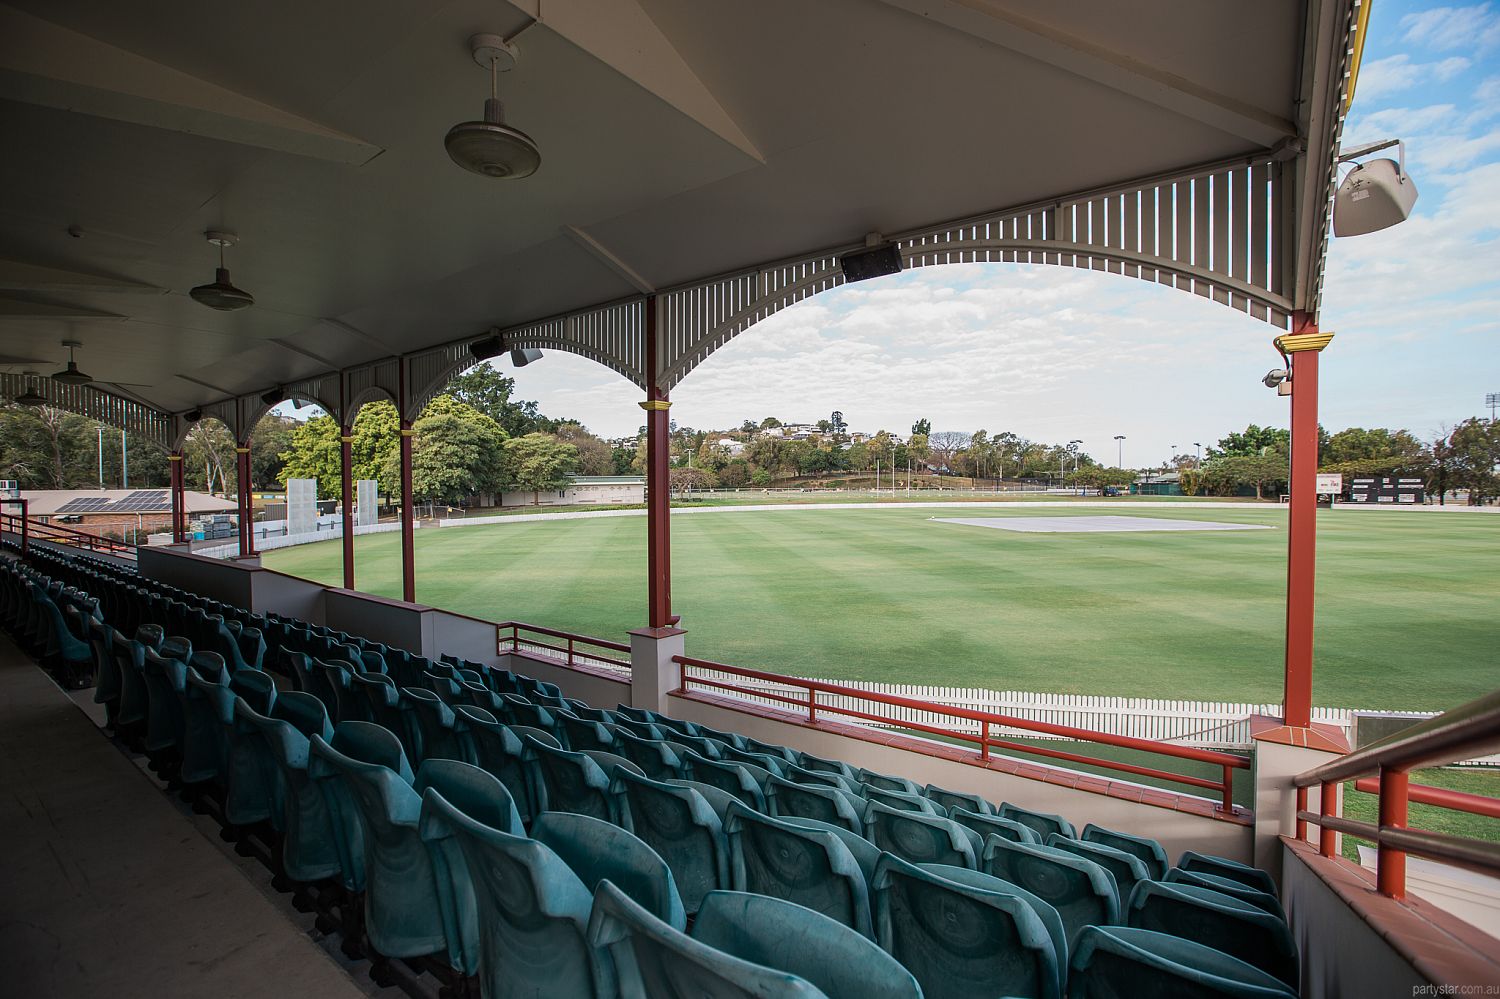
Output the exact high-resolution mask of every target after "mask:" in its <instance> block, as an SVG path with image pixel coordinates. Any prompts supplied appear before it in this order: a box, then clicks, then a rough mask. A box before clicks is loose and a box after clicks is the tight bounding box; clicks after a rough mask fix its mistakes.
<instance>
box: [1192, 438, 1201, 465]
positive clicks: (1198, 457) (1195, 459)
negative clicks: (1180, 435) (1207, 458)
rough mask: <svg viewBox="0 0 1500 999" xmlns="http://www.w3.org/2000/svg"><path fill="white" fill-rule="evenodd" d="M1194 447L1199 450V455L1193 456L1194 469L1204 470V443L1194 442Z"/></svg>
mask: <svg viewBox="0 0 1500 999" xmlns="http://www.w3.org/2000/svg"><path fill="white" fill-rule="evenodd" d="M1193 447H1195V448H1197V449H1198V453H1197V454H1196V455H1194V456H1193V467H1194V468H1202V467H1203V442H1202V441H1193Z"/></svg>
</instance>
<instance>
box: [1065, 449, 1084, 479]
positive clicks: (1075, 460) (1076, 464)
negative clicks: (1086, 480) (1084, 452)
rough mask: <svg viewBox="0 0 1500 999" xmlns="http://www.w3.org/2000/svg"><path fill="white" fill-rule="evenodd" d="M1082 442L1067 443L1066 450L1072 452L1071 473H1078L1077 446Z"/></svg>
mask: <svg viewBox="0 0 1500 999" xmlns="http://www.w3.org/2000/svg"><path fill="white" fill-rule="evenodd" d="M1082 443H1083V441H1068V450H1069V451H1072V452H1073V471H1075V472H1076V471H1078V445H1080V444H1082Z"/></svg>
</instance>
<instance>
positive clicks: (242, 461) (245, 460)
mask: <svg viewBox="0 0 1500 999" xmlns="http://www.w3.org/2000/svg"><path fill="white" fill-rule="evenodd" d="M234 487H235V493H236V496H235V502H236V509H238V510H239V515H240V558H249V557H250V550H251V549H250V533H251V532H250V449H249V448H248V447H236V448H235V449H234Z"/></svg>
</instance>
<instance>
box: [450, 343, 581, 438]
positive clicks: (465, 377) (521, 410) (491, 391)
mask: <svg viewBox="0 0 1500 999" xmlns="http://www.w3.org/2000/svg"><path fill="white" fill-rule="evenodd" d="M515 388H516V381H515V379H514V378H509V377H506V376H505V375H502V374H501V373H500V372H499V371H498V370H497V369H496V368H495V366H494V365H492V364H489V363H488V362H483V363H480V364H476V365H475V366H474V367H472V368H470V369H469V370H468V371H465V372H464V373H463V374H461V375H455V376H454V377H453V378H452V379H451V380H450V381H449V382H448V384H447V385H446V386H445V387H444V388H443V394H444V395H448V396H452V397H453V398H454V399H456V400H458V401H459V402H462V403H464V404H466V405H468V406H471V407H473V408H474V409H476V410H478V411H479V412H481V413H483V414H484V415H485V416H488V417H489V418H490V419H492V420H494V421H495V422H496V423H498V424H499V425H500V429H502V430H504V431H505V432H506V433H507V434H509V435H510V436H512V437H519V436H521V435H523V434H529V433H531V432H532V431H534V430H544V431H551V430H554V429H556V426H557V424H556V421H553V420H549V419H547V418H546V417H545V416H543V415H542V414H541V413H540V412H539V411H538V410H537V404H536V403H535V402H532V401H527V400H521V401H516V400H513V399H511V394H512V393H513V392H514V391H515Z"/></svg>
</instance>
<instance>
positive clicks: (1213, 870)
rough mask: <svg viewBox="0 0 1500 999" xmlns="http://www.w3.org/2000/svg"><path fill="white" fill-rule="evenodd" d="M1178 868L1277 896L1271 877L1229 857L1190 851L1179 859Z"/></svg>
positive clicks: (1257, 868)
mask: <svg viewBox="0 0 1500 999" xmlns="http://www.w3.org/2000/svg"><path fill="white" fill-rule="evenodd" d="M1177 866H1178V867H1180V868H1182V869H1183V870H1184V871H1193V872H1194V873H1198V874H1213V875H1215V876H1217V877H1221V878H1228V879H1229V880H1231V881H1238V882H1239V883H1240V884H1242V885H1247V886H1248V887H1251V888H1254V889H1255V890H1256V891H1263V892H1265V893H1266V894H1268V895H1275V894H1276V882H1275V880H1273V879H1272V877H1271V875H1270V874H1268V873H1267V872H1265V871H1263V870H1261V869H1260V868H1259V867H1251V866H1250V865H1249V864H1242V863H1240V862H1239V861H1238V860H1230V859H1229V858H1228V857H1215V856H1212V855H1210V854H1206V853H1198V852H1196V851H1194V850H1188V851H1187V852H1185V853H1184V854H1183V855H1182V856H1181V857H1180V858H1178V861H1177Z"/></svg>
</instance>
